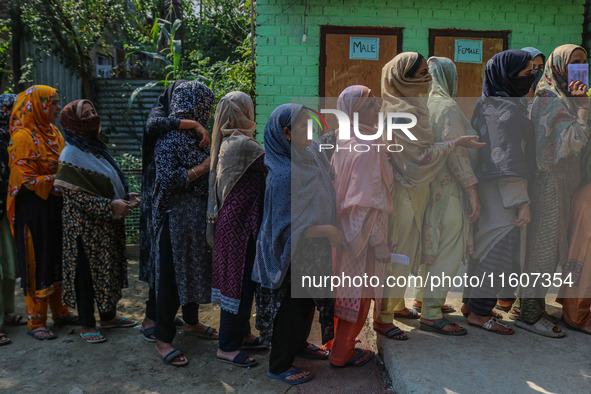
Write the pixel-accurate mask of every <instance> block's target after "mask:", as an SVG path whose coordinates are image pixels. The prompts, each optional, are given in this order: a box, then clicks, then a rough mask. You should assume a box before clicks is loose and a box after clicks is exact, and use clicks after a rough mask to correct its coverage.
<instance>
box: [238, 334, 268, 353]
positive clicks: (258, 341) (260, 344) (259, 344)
mask: <svg viewBox="0 0 591 394" xmlns="http://www.w3.org/2000/svg"><path fill="white" fill-rule="evenodd" d="M268 347H269V344H268V343H267V342H265V341H264V340H263V338H261V337H256V338H255V339H254V341H252V342H251V343H246V342H243V343H242V349H252V350H256V349H267V348H268Z"/></svg>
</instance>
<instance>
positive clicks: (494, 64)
mask: <svg viewBox="0 0 591 394" xmlns="http://www.w3.org/2000/svg"><path fill="white" fill-rule="evenodd" d="M529 61H531V56H530V54H529V53H527V52H526V51H522V50H509V51H503V52H500V53H497V54H496V55H494V56H493V57H492V59H491V60H489V61H488V63H487V64H486V69H485V72H484V81H483V83H482V97H481V98H480V99H479V100H478V103H477V104H476V107H475V108H474V113H473V115H472V127H474V130H476V132H477V133H478V136H479V137H480V141H481V142H486V145H485V146H484V147H483V148H481V149H479V151H478V166H477V168H476V175H477V177H478V178H479V179H481V180H488V179H497V178H500V177H506V176H517V177H521V178H526V179H527V178H531V177H532V176H533V174H534V171H535V165H536V160H535V134H534V128H533V123H532V122H531V120H530V119H529V116H528V110H527V103H526V102H525V101H524V100H523V99H522V97H523V96H524V95H525V94H526V93H527V92H528V91H529V89H530V86H531V83H532V80H533V79H534V76H533V74H532V75H530V76H529V78H527V79H526V77H518V76H517V74H518V73H519V72H520V71H521V70H523V69H524V68H525V67H526V65H527V64H528V62H529Z"/></svg>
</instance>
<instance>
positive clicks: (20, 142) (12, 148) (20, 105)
mask: <svg viewBox="0 0 591 394" xmlns="http://www.w3.org/2000/svg"><path fill="white" fill-rule="evenodd" d="M56 93H57V89H54V88H52V87H49V86H45V85H35V86H31V87H30V88H28V89H27V90H25V91H24V92H21V93H20V94H19V95H18V97H17V100H16V103H15V105H14V109H13V111H12V117H11V119H10V132H11V139H10V145H9V147H8V155H9V166H10V179H9V182H8V199H7V212H8V220H10V222H11V224H12V225H14V208H15V206H14V204H15V197H16V195H17V194H18V192H19V191H20V190H21V188H22V187H26V188H27V189H29V190H31V191H33V192H34V193H36V194H37V195H38V196H39V197H41V198H42V199H44V200H45V199H47V197H48V196H49V193H53V194H56V195H59V190H57V188H55V187H54V186H53V176H54V174H55V173H56V172H57V167H58V158H59V155H60V152H61V151H62V149H63V148H64V145H65V141H64V138H63V137H62V134H61V133H60V131H59V130H58V129H57V127H55V126H54V125H52V124H51V123H50V121H49V109H50V106H51V102H52V98H53V97H54V95H55V94H56Z"/></svg>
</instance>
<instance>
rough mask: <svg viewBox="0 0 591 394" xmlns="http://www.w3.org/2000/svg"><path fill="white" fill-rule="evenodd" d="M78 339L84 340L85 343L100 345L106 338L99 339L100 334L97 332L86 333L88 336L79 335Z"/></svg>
mask: <svg viewBox="0 0 591 394" xmlns="http://www.w3.org/2000/svg"><path fill="white" fill-rule="evenodd" d="M90 337H96V339H94V340H93V339H90ZM80 338H82V339H84V340H85V341H86V343H102V342H106V341H107V338H104V337H103V338H101V332H100V331H97V332H96V333H92V332H91V333H88V334H82V333H80Z"/></svg>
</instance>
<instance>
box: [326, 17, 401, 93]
mask: <svg viewBox="0 0 591 394" xmlns="http://www.w3.org/2000/svg"><path fill="white" fill-rule="evenodd" d="M363 38H368V40H363ZM363 41H366V42H368V44H367V46H368V47H370V45H373V44H375V43H377V47H375V48H373V49H375V50H376V51H375V53H374V55H373V56H372V55H371V54H370V55H367V54H361V55H359V53H358V52H357V51H358V50H359V49H360V47H362V46H363V45H358V44H359V43H360V42H363ZM369 49H370V50H371V49H372V48H371V47H370V48H369ZM401 50H402V29H397V28H366V27H344V26H323V27H322V28H321V43H320V70H319V74H320V83H319V96H320V97H338V96H339V94H340V93H341V92H342V91H343V90H344V89H345V88H346V87H348V86H351V85H365V86H367V87H368V88H370V89H371V90H372V92H373V94H374V95H375V96H376V97H379V96H380V95H381V88H380V82H381V81H380V80H381V76H382V67H384V65H385V64H386V63H388V62H389V61H390V60H391V59H392V58H393V57H394V56H396V55H397V54H398V53H399V52H400V51H401ZM358 57H363V58H362V59H359V58H358ZM369 58H371V59H369Z"/></svg>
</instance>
